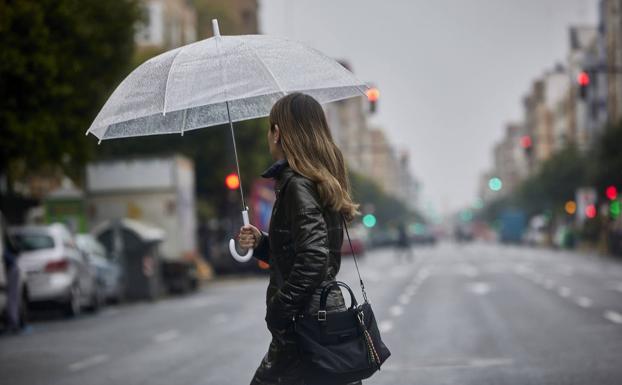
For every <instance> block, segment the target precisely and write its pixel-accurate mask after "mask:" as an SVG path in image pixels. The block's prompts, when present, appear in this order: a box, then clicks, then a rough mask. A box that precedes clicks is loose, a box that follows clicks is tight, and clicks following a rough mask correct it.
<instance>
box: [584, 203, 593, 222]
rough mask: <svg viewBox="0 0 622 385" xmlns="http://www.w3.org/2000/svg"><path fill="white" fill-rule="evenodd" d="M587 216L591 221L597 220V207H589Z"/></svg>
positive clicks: (586, 209)
mask: <svg viewBox="0 0 622 385" xmlns="http://www.w3.org/2000/svg"><path fill="white" fill-rule="evenodd" d="M585 216H586V217H588V218H589V219H593V218H596V205H587V207H586V208H585Z"/></svg>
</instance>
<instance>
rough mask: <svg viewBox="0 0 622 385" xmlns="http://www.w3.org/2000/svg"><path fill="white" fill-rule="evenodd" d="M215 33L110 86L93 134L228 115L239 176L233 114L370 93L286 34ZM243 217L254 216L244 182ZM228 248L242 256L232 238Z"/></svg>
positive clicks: (254, 114) (201, 122) (193, 124)
mask: <svg viewBox="0 0 622 385" xmlns="http://www.w3.org/2000/svg"><path fill="white" fill-rule="evenodd" d="M212 25H213V28H214V35H215V36H214V37H212V38H210V39H206V40H202V41H199V42H196V43H193V44H189V45H186V46H183V47H181V48H177V49H174V50H172V51H168V52H165V53H163V54H161V55H159V56H156V57H154V58H152V59H150V60H148V61H146V62H145V63H143V64H142V65H140V66H139V67H138V68H136V69H135V70H134V71H133V72H132V73H131V74H130V75H129V76H128V77H127V78H125V80H123V82H121V84H120V85H119V86H118V87H117V89H116V90H115V91H114V92H113V93H112V95H111V96H110V98H109V99H108V101H107V102H106V104H104V107H103V108H102V110H101V111H100V112H99V114H98V115H97V117H96V118H95V121H94V122H93V124H91V127H89V129H88V131H87V134H88V133H91V134H93V135H95V136H96V137H97V138H99V140H100V141H101V140H104V139H113V138H126V137H131V136H144V135H158V134H174V133H179V134H182V135H183V133H184V131H190V130H195V129H197V128H202V127H208V126H215V125H220V124H225V123H229V128H230V130H231V138H232V139H233V150H234V155H235V162H236V166H237V170H238V176H240V165H239V160H238V151H237V147H236V143H235V132H234V129H233V122H237V121H242V120H247V119H253V118H259V117H263V116H267V115H268V114H269V113H270V109H271V108H272V106H273V105H274V103H275V102H276V101H277V100H278V99H279V98H281V97H282V96H284V95H286V94H288V93H291V92H304V93H306V94H309V95H311V96H313V97H314V98H315V99H316V100H318V101H319V102H320V103H328V102H332V101H335V100H340V99H345V98H349V97H352V96H358V95H364V94H365V91H366V89H367V86H366V85H365V84H363V83H361V82H360V81H358V80H357V79H356V78H355V77H354V75H352V73H351V72H350V71H348V70H347V69H345V68H344V67H343V66H342V65H340V64H339V63H337V62H336V61H335V60H333V59H331V58H329V57H327V56H325V55H323V54H322V53H320V52H318V51H316V50H314V49H311V48H308V47H305V46H304V45H302V44H300V43H296V42H293V41H290V40H287V39H280V38H275V37H270V36H264V35H246V36H220V32H219V30H218V22H217V21H216V20H212ZM239 189H240V196H241V198H242V199H241V200H242V218H243V221H244V224H245V225H248V224H249V220H248V208H247V207H246V202H245V201H244V190H243V189H242V183H240V186H239ZM229 251H230V252H231V255H232V256H233V258H235V259H236V260H238V261H240V262H246V261H248V260H249V259H250V258H251V257H252V255H253V249H249V250H248V251H247V253H246V255H240V254H238V252H237V250H236V248H235V241H234V240H233V239H231V240H230V242H229Z"/></svg>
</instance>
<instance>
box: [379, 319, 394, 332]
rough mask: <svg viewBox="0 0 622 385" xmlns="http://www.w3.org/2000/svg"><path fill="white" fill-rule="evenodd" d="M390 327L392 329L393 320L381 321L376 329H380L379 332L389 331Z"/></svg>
mask: <svg viewBox="0 0 622 385" xmlns="http://www.w3.org/2000/svg"><path fill="white" fill-rule="evenodd" d="M391 329H393V321H389V320H387V321H382V322H380V324H379V325H378V330H380V332H381V333H389V332H390V331H391Z"/></svg>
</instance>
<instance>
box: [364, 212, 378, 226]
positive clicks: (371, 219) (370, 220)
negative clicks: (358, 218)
mask: <svg viewBox="0 0 622 385" xmlns="http://www.w3.org/2000/svg"><path fill="white" fill-rule="evenodd" d="M363 226H365V227H367V228H370V229H371V228H372V227H374V226H376V216H375V215H374V214H367V215H365V216H364V217H363Z"/></svg>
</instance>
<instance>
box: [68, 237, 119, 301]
mask: <svg viewBox="0 0 622 385" xmlns="http://www.w3.org/2000/svg"><path fill="white" fill-rule="evenodd" d="M76 244H77V245H78V247H79V248H80V250H82V251H83V252H84V253H85V254H86V257H87V259H88V261H89V263H90V264H91V266H92V267H93V268H94V269H95V271H96V272H97V284H98V288H99V294H100V295H101V298H102V302H103V301H114V302H120V301H121V299H122V297H123V280H122V279H123V277H122V270H121V266H120V265H119V263H118V261H115V260H114V259H113V258H112V257H111V256H110V255H109V254H108V253H107V252H106V249H105V248H104V246H103V245H102V244H101V243H99V241H98V240H97V239H95V237H94V236H92V235H91V234H77V235H76Z"/></svg>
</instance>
